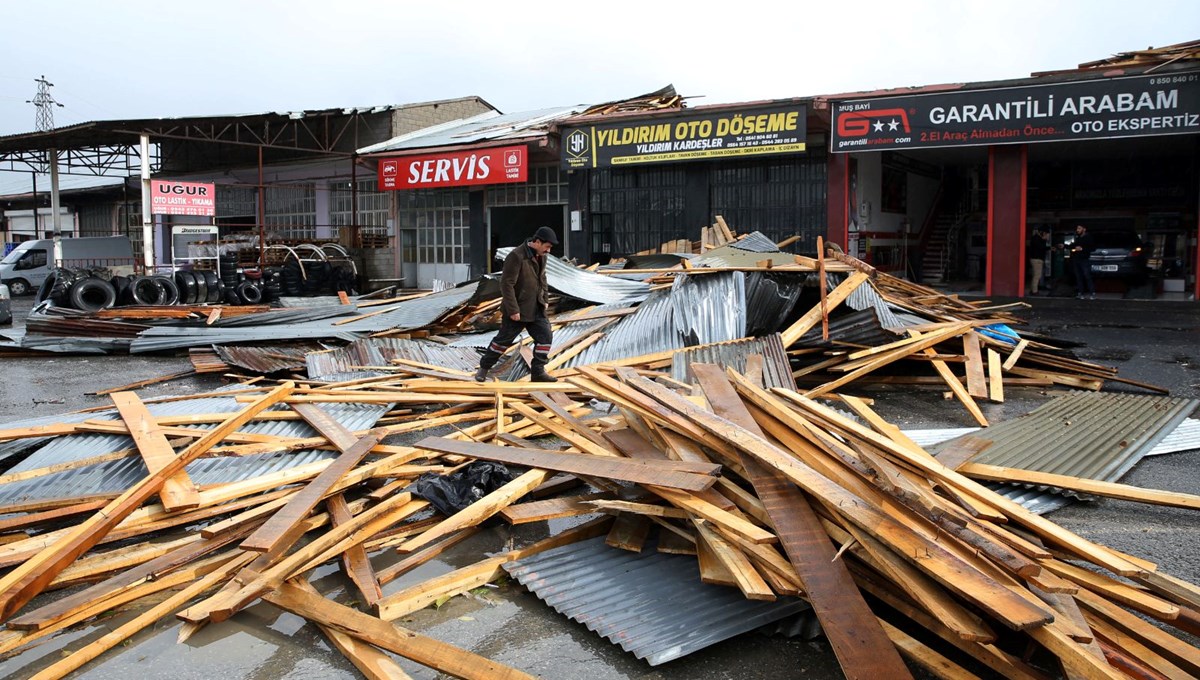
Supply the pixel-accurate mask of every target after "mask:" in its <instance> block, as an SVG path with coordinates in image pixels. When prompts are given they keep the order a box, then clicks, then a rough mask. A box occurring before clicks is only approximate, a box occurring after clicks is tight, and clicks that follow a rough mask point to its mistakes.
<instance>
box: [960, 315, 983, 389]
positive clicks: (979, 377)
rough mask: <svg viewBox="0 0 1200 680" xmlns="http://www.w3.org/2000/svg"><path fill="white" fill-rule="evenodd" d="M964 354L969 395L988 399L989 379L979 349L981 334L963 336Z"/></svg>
mask: <svg viewBox="0 0 1200 680" xmlns="http://www.w3.org/2000/svg"><path fill="white" fill-rule="evenodd" d="M963 354H964V355H965V356H966V357H967V393H968V394H970V395H971V396H972V397H977V398H979V399H986V398H987V395H988V391H987V378H986V377H985V376H984V372H983V354H982V353H981V351H980V349H979V334H978V333H975V332H974V331H972V332H970V333H967V334H966V335H964V336H963Z"/></svg>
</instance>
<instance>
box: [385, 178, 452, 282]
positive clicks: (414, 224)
mask: <svg viewBox="0 0 1200 680" xmlns="http://www.w3.org/2000/svg"><path fill="white" fill-rule="evenodd" d="M396 199H397V201H398V205H397V208H396V227H397V228H398V229H401V230H412V231H415V232H416V243H417V248H416V255H417V262H423V263H430V264H432V263H438V264H467V258H468V247H467V243H468V242H469V240H470V239H469V237H468V234H467V230H468V229H469V228H470V219H469V211H470V204H469V202H468V193H467V191H466V190H465V189H432V190H425V191H400V192H397V195H396Z"/></svg>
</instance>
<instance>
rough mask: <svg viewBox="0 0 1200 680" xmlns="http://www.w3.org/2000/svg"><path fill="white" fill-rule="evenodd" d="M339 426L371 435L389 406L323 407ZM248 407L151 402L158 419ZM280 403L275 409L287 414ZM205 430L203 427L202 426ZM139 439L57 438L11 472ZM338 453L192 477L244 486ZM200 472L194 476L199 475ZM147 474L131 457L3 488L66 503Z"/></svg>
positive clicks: (10, 495) (298, 425) (297, 425)
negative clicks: (247, 481) (246, 481)
mask: <svg viewBox="0 0 1200 680" xmlns="http://www.w3.org/2000/svg"><path fill="white" fill-rule="evenodd" d="M318 406H319V408H321V409H323V410H325V411H326V412H327V413H329V414H330V416H332V417H333V418H334V419H336V420H337V421H338V422H339V423H341V424H342V425H343V426H345V427H346V428H347V429H349V430H352V431H354V430H365V429H369V428H370V427H372V426H374V424H375V423H376V422H377V421H378V420H379V419H380V418H381V417H382V416H383V414H384V413H387V411H388V409H389V408H390V406H389V405H386V404H319V405H318ZM245 407H246V405H245V404H241V403H238V402H237V401H236V399H235V397H234V396H232V395H231V396H228V397H205V398H202V399H184V400H180V401H172V402H162V403H149V404H147V405H146V408H148V409H149V410H150V413H152V414H153V415H155V416H172V415H195V414H200V413H230V414H232V413H236V412H238V411H240V410H242V409H244V408H245ZM286 408H287V406H286V405H283V404H280V405H278V406H275V407H272V409H271V410H282V409H286ZM117 418H118V416H117V414H116V412H115V411H113V410H110V411H102V412H97V413H87V414H65V415H63V416H51V417H49V418H47V419H42V420H50V422H81V421H82V420H87V419H101V420H115V419H117ZM196 427H199V426H196ZM238 431H239V432H247V433H254V434H269V435H275V436H279V437H314V436H318V435H317V433H316V431H315V430H313V429H312V427H311V426H310V425H309V424H308V423H306V422H304V421H303V420H278V421H269V420H263V421H252V422H251V423H249V424H247V425H246V426H245V427H242V428H241V429H240V430H238ZM133 446H134V444H133V440H132V439H130V438H129V437H128V436H125V435H110V434H75V435H66V436H62V437H55V438H53V439H51V440H50V441H48V442H47V443H46V444H44V445H42V446H41V448H39V449H38V450H37V451H35V452H33V453H32V454H30V456H29V457H28V458H26V459H25V460H23V461H21V462H20V463H18V464H17V465H15V466H13V467H12V469H10V470H9V471H8V472H24V471H27V470H34V469H38V468H42V467H47V466H50V465H56V464H58V463H66V462H71V461H76V460H80V459H83V458H89V457H92V456H96V455H99V454H102V453H110V452H114V451H120V450H122V449H127V448H131V447H133ZM332 455H336V453H335V452H333V451H316V450H306V451H297V452H294V453H285V454H263V455H260V456H244V457H214V458H204V459H201V460H198V461H196V462H194V463H192V464H191V465H189V466H188V468H187V471H188V474H189V475H191V476H192V477H193V479H194V480H195V481H196V483H197V484H215V483H220V482H230V481H238V480H241V479H249V478H251V477H257V476H259V475H263V474H267V473H269V472H273V471H275V470H281V469H285V468H289V467H294V466H296V465H302V464H304V463H308V462H312V461H314V460H321V459H324V458H327V457H330V456H332ZM193 471H194V474H193ZM146 474H147V471H146V466H145V464H144V463H143V462H142V460H141V458H140V457H137V456H131V457H129V458H124V459H121V460H116V461H108V462H105V463H98V464H95V465H88V466H86V467H81V468H75V469H72V470H65V471H62V472H58V473H54V474H51V475H45V476H42V477H37V478H34V479H28V480H23V481H17V482H11V483H9V484H3V485H0V503H13V502H18V501H26V500H40V499H48V498H66V497H72V496H81V495H90V494H98V493H113V492H121V491H124V490H125V489H127V488H129V487H130V486H132V485H133V484H134V483H136V482H137V481H138V480H140V479H142V478H143V477H145V476H146Z"/></svg>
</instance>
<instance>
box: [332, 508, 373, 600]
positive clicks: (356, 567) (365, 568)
mask: <svg viewBox="0 0 1200 680" xmlns="http://www.w3.org/2000/svg"><path fill="white" fill-rule="evenodd" d="M325 507H326V509H327V511H328V513H329V519H330V521H331V523H332V524H333V526H334V527H339V526H342V525H344V524H346V523H347V522H349V521H350V520H351V518H352V517H353V515H352V514H351V513H350V506H349V505H347V504H346V498H345V496H343V495H342V494H340V493H335V494H333V495H332V496H330V497H329V498H328V499H327V500H326V501H325ZM342 571H344V572H346V576H347V577H348V578H349V579H350V581H351V582H352V583H353V584H354V587H355V588H357V589H358V593H359V595H361V596H362V602H363V604H366V605H367V606H368V607H374V606H375V603H376V602H379V600H380V599H381V598H383V590H382V589H381V588H380V583H379V579H378V578H377V577H376V576H375V569H374V568H373V567H372V566H371V560H369V559H367V551H366V550H365V549H364V548H363V546H362V544H361V543H357V544H355V545H352V546H350V547H349V548H347V549H346V551H345V552H343V553H342Z"/></svg>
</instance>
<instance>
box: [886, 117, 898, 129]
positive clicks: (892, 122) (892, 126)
mask: <svg viewBox="0 0 1200 680" xmlns="http://www.w3.org/2000/svg"><path fill="white" fill-rule="evenodd" d="M898 127H900V122H899V121H897V120H896V119H895V118H893V119H891V120H890V121H888V130H889V131H892V130H895V129H896V128H898Z"/></svg>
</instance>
